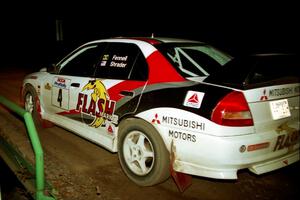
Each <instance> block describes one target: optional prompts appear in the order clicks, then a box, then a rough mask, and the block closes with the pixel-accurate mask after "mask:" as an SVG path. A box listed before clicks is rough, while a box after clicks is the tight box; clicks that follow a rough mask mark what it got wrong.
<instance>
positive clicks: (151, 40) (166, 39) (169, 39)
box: [89, 37, 204, 45]
mask: <svg viewBox="0 0 300 200" xmlns="http://www.w3.org/2000/svg"><path fill="white" fill-rule="evenodd" d="M114 40H115V41H118V42H120V41H124V42H126V41H127V42H128V41H132V40H135V41H143V42H147V43H149V44H152V45H155V44H160V43H200V44H204V43H203V42H201V41H196V40H190V39H183V38H172V37H113V38H107V39H99V40H94V41H90V42H89V43H95V42H102V41H111V42H112V41H114Z"/></svg>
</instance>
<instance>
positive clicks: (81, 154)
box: [0, 68, 300, 200]
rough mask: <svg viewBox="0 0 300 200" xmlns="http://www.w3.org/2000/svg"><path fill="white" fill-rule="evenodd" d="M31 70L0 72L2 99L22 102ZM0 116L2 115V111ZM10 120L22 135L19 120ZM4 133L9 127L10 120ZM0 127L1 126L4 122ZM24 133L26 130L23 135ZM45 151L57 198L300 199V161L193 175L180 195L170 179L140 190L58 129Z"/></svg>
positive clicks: (48, 134)
mask: <svg viewBox="0 0 300 200" xmlns="http://www.w3.org/2000/svg"><path fill="white" fill-rule="evenodd" d="M29 72H30V70H24V69H17V68H11V69H6V70H3V69H1V68H0V95H3V96H5V97H7V98H8V99H11V100H13V101H15V102H19V91H20V86H21V81H22V79H23V77H24V76H25V74H27V73H29ZM0 114H1V113H0ZM4 120H7V121H8V122H7V123H11V124H13V125H14V126H16V127H19V128H17V130H19V131H20V132H22V131H23V132H24V130H23V128H22V126H24V125H23V123H22V121H21V120H20V119H16V118H13V116H9V117H8V118H5V119H2V121H4ZM2 124H4V125H3V126H5V127H1V128H2V129H10V128H9V126H8V125H5V124H6V122H5V123H4V122H2ZM0 125H1V123H0ZM25 134H26V133H25V132H24V135H25ZM39 137H40V140H41V143H42V146H43V148H44V157H45V165H46V166H45V167H46V168H45V173H46V177H47V179H48V180H49V181H50V182H51V183H52V184H53V186H54V187H55V188H57V189H58V193H57V196H58V198H59V199H72V200H74V199H78V200H80V199H84V200H89V199H103V200H106V199H107V200H123V199H124V200H127V199H128V200H129V199H130V200H133V199H143V200H152V199H155V200H168V199H170V200H177V199H178V200H179V199H191V200H192V199H193V200H196V199H197V200H198V199H199V200H200V199H206V200H209V199H223V200H227V199H228V200H229V199H230V200H231V199H244V200H246V199H272V200H274V199H298V198H297V197H299V196H300V195H299V194H300V192H299V189H298V186H297V183H298V182H299V177H300V173H299V169H300V164H299V162H298V163H296V164H294V165H292V166H288V167H286V168H283V169H280V170H277V171H275V172H272V173H268V174H264V175H261V176H256V175H253V174H251V173H250V172H248V171H247V170H244V171H241V172H239V174H238V177H239V179H238V180H235V181H220V180H214V179H206V178H201V177H193V180H192V181H193V184H192V185H191V186H190V187H189V188H188V189H187V190H186V191H185V192H184V193H180V192H179V191H178V189H177V187H176V185H175V183H174V181H173V180H172V178H170V179H168V180H167V181H166V182H164V183H162V184H160V185H157V186H154V187H139V186H137V185H135V184H134V183H132V182H131V181H130V180H129V179H128V178H127V177H126V176H125V174H124V173H123V172H122V170H121V167H120V165H119V161H118V156H117V154H112V153H110V152H108V151H106V150H104V149H103V148H101V147H99V146H97V145H95V144H93V143H91V142H89V141H87V140H85V139H83V138H81V137H79V136H77V135H75V134H72V133H71V132H69V131H66V130H64V129H62V128H59V127H56V126H55V127H53V128H48V129H43V130H41V131H39Z"/></svg>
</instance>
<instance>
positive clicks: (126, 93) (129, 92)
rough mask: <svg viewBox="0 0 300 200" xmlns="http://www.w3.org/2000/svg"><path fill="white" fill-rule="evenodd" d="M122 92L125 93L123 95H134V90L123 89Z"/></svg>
mask: <svg viewBox="0 0 300 200" xmlns="http://www.w3.org/2000/svg"><path fill="white" fill-rule="evenodd" d="M120 94H121V95H123V96H127V97H133V96H134V92H131V91H126V90H122V91H121V92H120Z"/></svg>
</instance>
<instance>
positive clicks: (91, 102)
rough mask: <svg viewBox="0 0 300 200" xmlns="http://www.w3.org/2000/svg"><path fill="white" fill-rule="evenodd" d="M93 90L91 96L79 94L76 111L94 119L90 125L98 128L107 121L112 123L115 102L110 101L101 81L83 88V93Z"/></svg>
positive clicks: (95, 81)
mask: <svg viewBox="0 0 300 200" xmlns="http://www.w3.org/2000/svg"><path fill="white" fill-rule="evenodd" d="M87 90H93V92H92V93H91V94H90V98H89V95H88V94H84V93H79V94H78V101H77V106H76V110H77V111H79V112H81V113H84V114H86V115H87V116H91V117H93V118H94V119H93V121H92V122H91V123H90V124H89V125H90V126H92V127H95V128H98V127H99V126H101V125H102V124H103V123H104V122H105V120H106V119H108V120H110V121H112V120H113V119H114V116H113V114H114V110H115V104H116V102H115V101H111V100H109V96H108V94H107V91H106V88H105V86H104V85H103V83H102V82H101V81H100V80H91V81H89V82H88V84H86V85H85V86H84V87H83V88H82V92H84V91H87Z"/></svg>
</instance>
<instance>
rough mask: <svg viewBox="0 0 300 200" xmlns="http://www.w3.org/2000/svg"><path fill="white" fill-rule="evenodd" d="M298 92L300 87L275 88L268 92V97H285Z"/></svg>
mask: <svg viewBox="0 0 300 200" xmlns="http://www.w3.org/2000/svg"><path fill="white" fill-rule="evenodd" d="M299 92H300V86H295V87H289V88H276V89H271V90H269V97H280V96H287V95H297V94H299Z"/></svg>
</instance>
